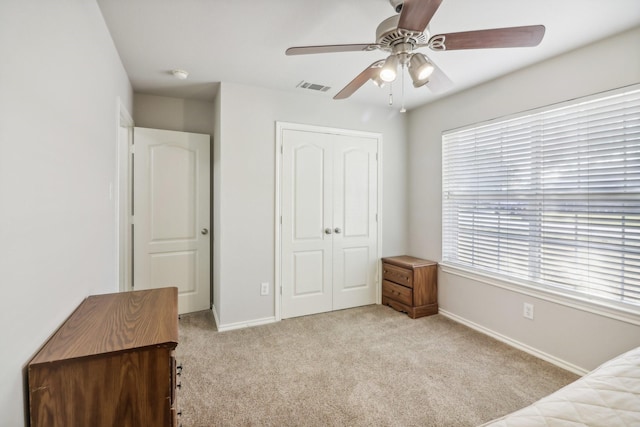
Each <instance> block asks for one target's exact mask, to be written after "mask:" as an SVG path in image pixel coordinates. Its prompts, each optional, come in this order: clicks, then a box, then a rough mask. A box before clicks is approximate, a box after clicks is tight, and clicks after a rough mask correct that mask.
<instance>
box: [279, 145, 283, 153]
mask: <svg viewBox="0 0 640 427" xmlns="http://www.w3.org/2000/svg"><path fill="white" fill-rule="evenodd" d="M283 153H284V146H283V145H282V144H280V154H283Z"/></svg>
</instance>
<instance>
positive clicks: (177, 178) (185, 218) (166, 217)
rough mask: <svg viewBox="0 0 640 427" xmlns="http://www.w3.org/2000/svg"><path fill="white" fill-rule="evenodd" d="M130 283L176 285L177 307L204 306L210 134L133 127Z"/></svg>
mask: <svg viewBox="0 0 640 427" xmlns="http://www.w3.org/2000/svg"><path fill="white" fill-rule="evenodd" d="M134 149H135V151H134V161H133V165H134V167H133V193H134V198H133V199H134V200H133V205H134V206H133V212H134V215H133V220H132V223H133V226H134V232H133V237H134V239H133V240H134V241H133V247H134V249H133V253H134V258H133V271H134V273H133V287H134V289H135V290H140V289H149V288H160V287H166V286H177V287H178V311H179V313H188V312H193V311H199V310H206V309H208V308H209V305H210V303H209V301H210V297H209V295H210V267H209V264H210V251H209V247H210V246H209V223H210V222H209V217H210V202H209V199H210V194H209V186H210V184H209V183H210V175H209V167H210V166H209V163H210V161H209V149H210V144H209V135H202V134H193V133H185V132H174V131H165V130H158V129H145V128H135V129H134Z"/></svg>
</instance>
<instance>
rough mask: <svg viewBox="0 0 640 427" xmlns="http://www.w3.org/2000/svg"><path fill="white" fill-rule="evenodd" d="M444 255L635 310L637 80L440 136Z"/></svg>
mask: <svg viewBox="0 0 640 427" xmlns="http://www.w3.org/2000/svg"><path fill="white" fill-rule="evenodd" d="M442 160H443V162H442V163H443V166H442V168H443V180H442V183H443V189H442V190H443V205H442V206H443V207H442V209H443V212H442V215H443V218H442V227H443V230H442V231H443V263H444V264H445V265H450V266H454V267H460V268H463V269H467V270H471V271H473V272H476V273H488V274H490V275H492V276H497V277H498V278H503V279H507V280H509V281H515V282H516V283H519V284H524V285H529V286H534V287H536V288H538V289H547V290H554V291H556V293H557V292H558V291H561V292H562V293H563V294H568V295H572V296H575V297H578V298H580V299H585V298H586V299H589V300H591V301H595V302H597V303H604V304H606V305H612V304H613V305H618V306H622V307H624V308H625V309H627V310H629V309H630V310H631V311H633V312H637V313H640V87H638V86H634V87H632V88H626V89H624V90H618V91H614V92H608V93H605V94H600V95H597V96H594V97H589V98H584V99H579V100H574V101H571V102H569V103H564V104H561V105H555V106H552V107H548V108H545V109H542V110H536V111H533V112H528V113H525V114H521V115H518V116H517V117H510V118H505V119H499V120H495V121H491V122H487V123H482V124H478V125H473V126H470V127H466V128H462V129H457V130H454V131H449V132H446V133H445V134H444V135H443V159H442Z"/></svg>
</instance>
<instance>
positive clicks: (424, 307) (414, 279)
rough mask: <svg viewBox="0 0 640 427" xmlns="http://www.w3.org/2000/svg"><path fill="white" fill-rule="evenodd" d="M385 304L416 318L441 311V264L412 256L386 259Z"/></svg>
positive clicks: (383, 282) (384, 259)
mask: <svg viewBox="0 0 640 427" xmlns="http://www.w3.org/2000/svg"><path fill="white" fill-rule="evenodd" d="M382 279H383V280H382V304H384V305H388V306H389V307H392V308H394V309H395V310H398V311H402V312H405V313H407V314H408V315H409V317H411V318H412V319H415V318H417V317H422V316H429V315H431V314H437V313H438V263H436V262H434V261H427V260H424V259H420V258H414V257H411V256H407V255H403V256H395V257H389V258H382Z"/></svg>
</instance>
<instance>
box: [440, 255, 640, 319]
mask: <svg viewBox="0 0 640 427" xmlns="http://www.w3.org/2000/svg"><path fill="white" fill-rule="evenodd" d="M440 268H441V270H442V272H444V273H448V274H452V275H455V276H459V277H464V278H466V279H471V280H475V281H477V282H480V283H484V284H487V285H491V286H495V287H498V288H502V289H506V290H509V291H513V292H517V293H520V294H523V295H528V296H531V297H534V298H538V299H541V300H545V301H549V302H552V303H555V304H560V305H563V306H566V307H571V308H574V309H577V310H582V311H586V312H588V313H593V314H597V315H600V316H604V317H608V318H610V319H615V320H619V321H621V322H625V323H630V324H632V325H637V326H640V308H638V310H635V311H634V310H633V308H629V309H627V308H623V307H620V306H618V305H616V304H607V303H606V302H603V301H601V300H598V301H597V302H596V301H594V300H590V299H588V298H585V297H581V296H576V295H573V294H571V293H569V292H563V291H562V290H560V289H558V290H556V289H549V288H539V287H536V286H532V285H529V284H527V283H524V282H517V281H515V280H508V279H503V278H499V277H496V276H493V275H490V274H484V273H479V272H477V271H474V270H471V269H468V268H464V267H460V266H457V265H454V264H448V263H446V262H441V263H440Z"/></svg>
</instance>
